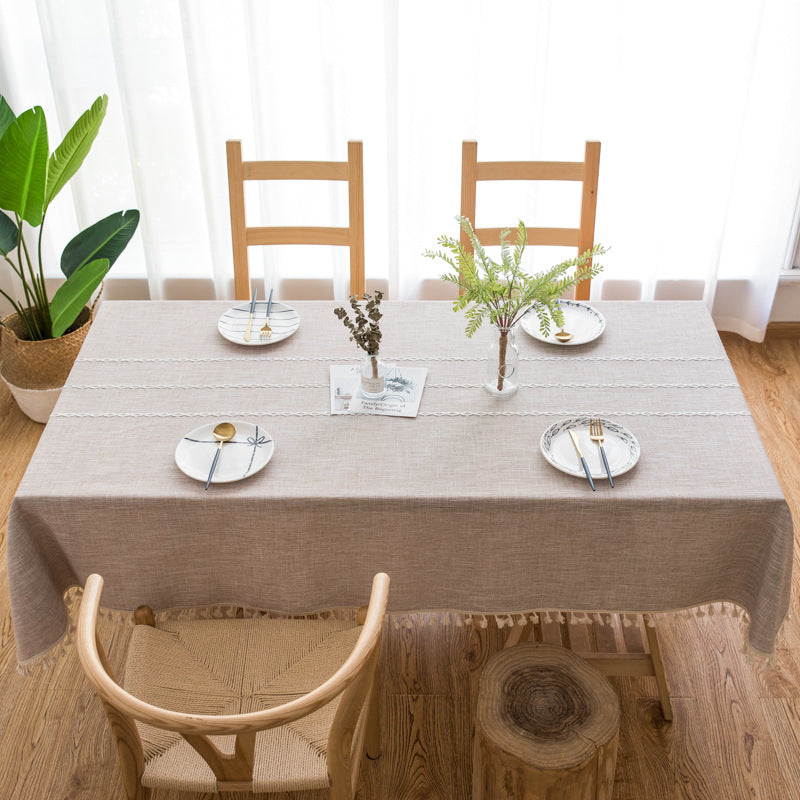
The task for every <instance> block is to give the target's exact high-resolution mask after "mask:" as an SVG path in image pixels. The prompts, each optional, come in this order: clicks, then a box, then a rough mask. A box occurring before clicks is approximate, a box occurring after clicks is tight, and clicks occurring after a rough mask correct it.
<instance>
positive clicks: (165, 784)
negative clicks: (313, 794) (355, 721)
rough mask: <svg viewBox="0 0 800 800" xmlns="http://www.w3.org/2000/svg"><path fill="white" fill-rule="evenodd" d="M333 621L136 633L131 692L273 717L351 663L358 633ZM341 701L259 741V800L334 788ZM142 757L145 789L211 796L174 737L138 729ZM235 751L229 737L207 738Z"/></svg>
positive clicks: (170, 702)
mask: <svg viewBox="0 0 800 800" xmlns="http://www.w3.org/2000/svg"><path fill="white" fill-rule="evenodd" d="M360 630H361V629H360V628H359V627H356V625H355V621H346V620H344V621H343V620H336V619H327V620H322V619H268V618H252V619H222V620H216V619H214V620H186V621H181V620H178V621H167V622H160V623H159V624H158V627H156V628H154V627H151V626H149V625H137V626H136V627H135V629H134V633H133V637H132V639H131V644H130V648H129V651H128V660H127V666H126V672H125V688H126V689H127V691H129V692H131V694H134V695H136V696H137V697H140V698H141V699H143V700H145V701H147V702H149V703H152V704H153V705H157V706H161V707H162V708H166V709H170V710H174V711H182V712H186V713H206V714H223V713H224V714H234V713H246V712H250V711H257V710H261V709H265V708H271V707H273V706H277V705H279V704H281V703H284V702H287V701H288V700H292V699H294V698H295V697H300V696H301V695H303V694H306V693H308V692H309V691H311V690H312V689H314V688H315V687H316V686H318V685H320V684H321V683H322V682H323V681H325V680H326V679H327V678H329V677H330V676H331V675H332V674H333V673H334V672H335V671H336V670H337V669H338V668H339V667H340V666H341V665H342V664H343V663H344V661H345V660H346V659H347V657H348V655H350V653H351V652H352V650H353V647H354V645H355V642H356V640H357V639H358V635H359V632H360ZM338 701H339V698H337V699H336V700H334V701H333V702H331V703H329V704H328V705H327V706H324V707H323V708H322V709H320V710H318V711H316V712H314V713H313V714H310V715H308V716H307V717H304V718H302V719H300V720H298V721H297V722H294V723H291V724H288V725H284V726H282V727H280V728H275V729H270V730H267V731H262V732H260V733H259V734H258V735H257V738H256V750H255V765H254V770H253V791H255V792H279V791H299V790H306V789H323V788H327V787H328V786H329V780H328V767H327V737H328V732H329V729H330V726H331V723H332V721H333V717H334V714H335V712H336V707H337V705H338ZM137 726H138V728H139V734H140V736H141V738H142V745H143V748H144V754H145V769H144V774H143V776H142V784H143V785H145V786H149V787H152V788H158V789H172V790H179V791H194V792H213V791H215V790H216V787H217V781H216V778H215V776H214V774H213V772H212V771H211V769H210V767H209V766H208V764H207V763H206V762H205V761H204V760H203V759H202V758H201V757H200V755H199V754H198V753H197V752H196V751H195V750H194V749H193V748H192V747H191V746H190V745H189V744H188V743H187V742H186V741H185V740H184V739H183V738H182V737H181V736H180V735H179V734H177V733H172V732H170V731H164V730H160V729H157V728H154V727H152V726H150V725H146V724H143V723H140V722H137ZM211 738H212V740H213V741H214V743H215V744H216V745H217V747H218V748H220V749H221V750H223V751H225V752H232V750H233V742H234V737H233V736H218V737H211Z"/></svg>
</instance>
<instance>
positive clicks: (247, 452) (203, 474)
mask: <svg viewBox="0 0 800 800" xmlns="http://www.w3.org/2000/svg"><path fill="white" fill-rule="evenodd" d="M272 307H273V308H274V307H275V304H274V303H273V304H272ZM220 422H232V423H233V424H234V426H235V427H236V435H235V436H234V437H233V439H231V440H230V441H229V442H225V444H223V445H222V452H221V453H220V454H219V460H218V461H217V468H216V469H215V470H214V477H213V478H212V479H211V483H231V482H233V481H240V480H242V479H243V478H249V477H250V476H251V475H254V474H255V473H256V472H258V471H259V470H260V469H263V468H264V467H265V466H266V464H267V462H268V461H269V460H270V459H271V458H272V454H273V453H274V452H275V443H274V442H273V441H272V436H270V435H269V433H268V432H267V431H266V430H264V428H262V427H261V426H260V425H254V424H253V423H252V422H243V421H241V420H222V419H219V420H217V421H216V422H209V423H208V425H201V426H200V427H199V428H195V429H194V430H193V431H192V432H191V433H187V434H186V436H184V437H183V439H181V440H180V442H178V446H177V447H176V448H175V463H176V464H177V465H178V469H180V470H181V472H183V473H185V474H186V475H188V476H189V477H190V478H195V480H198V481H203V483H205V482H206V479H207V478H208V471H209V470H210V469H211V462H212V461H213V460H214V454H215V453H216V451H217V447H218V446H219V442H218V441H217V440H216V439H215V438H214V437H213V436H212V434H211V432H212V431H213V430H214V428H215V427H216V426H217V425H219V423H220Z"/></svg>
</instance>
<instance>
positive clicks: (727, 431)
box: [8, 301, 792, 663]
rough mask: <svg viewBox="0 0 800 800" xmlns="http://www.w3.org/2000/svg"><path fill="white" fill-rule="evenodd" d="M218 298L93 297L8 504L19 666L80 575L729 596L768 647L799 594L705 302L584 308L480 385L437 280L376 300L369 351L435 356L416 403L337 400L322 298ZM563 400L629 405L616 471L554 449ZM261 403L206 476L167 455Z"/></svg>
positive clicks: (561, 600) (186, 584)
mask: <svg viewBox="0 0 800 800" xmlns="http://www.w3.org/2000/svg"><path fill="white" fill-rule="evenodd" d="M229 305H230V303H225V302H207V303H197V302H162V303H157V302H109V301H107V302H104V303H103V304H102V306H101V307H100V310H99V313H98V315H97V319H96V321H95V323H94V325H93V326H92V329H91V332H90V334H89V337H88V339H87V341H86V344H85V345H84V348H83V351H82V353H81V355H80V358H79V359H78V361H77V363H76V365H75V368H74V369H73V371H72V374H71V375H70V378H69V382H68V384H67V386H66V387H65V389H64V391H63V393H62V395H61V399H60V400H59V403H58V405H57V407H56V410H55V413H54V414H53V417H52V418H51V420H50V422H49V423H48V425H47V428H46V430H45V431H44V434H43V436H42V438H41V442H40V444H39V447H38V449H37V450H36V453H35V454H34V456H33V459H32V461H31V463H30V466H29V469H28V471H27V473H26V475H25V478H24V480H23V481H22V484H21V486H20V488H19V491H18V492H17V495H16V498H15V500H14V502H13V505H12V508H11V514H10V518H9V528H8V568H9V569H8V572H9V586H10V592H11V603H12V612H13V621H14V628H15V633H16V642H17V648H18V657H19V659H20V662H21V663H25V662H29V661H30V660H32V659H35V658H36V657H37V656H40V655H41V654H43V653H46V652H47V651H48V650H50V649H51V648H53V646H54V645H55V644H56V643H57V642H58V641H59V638H60V637H61V636H62V634H63V633H64V631H65V626H66V619H67V618H66V614H65V608H64V604H63V601H62V593H63V592H64V590H65V589H66V588H67V587H69V586H71V585H75V584H82V583H83V582H84V581H85V579H86V577H87V576H88V575H89V574H90V573H91V572H99V573H101V574H102V575H103V576H104V577H105V579H106V583H105V591H104V596H103V600H104V604H105V605H107V606H108V607H109V608H113V609H127V610H130V609H132V608H134V607H135V606H136V605H138V604H140V603H147V604H149V605H151V606H152V607H154V608H155V609H167V608H172V607H177V606H186V607H199V606H206V605H209V604H217V603H220V604H222V603H235V604H241V605H245V606H252V607H256V608H267V609H275V610H281V611H284V612H301V611H303V612H307V611H310V610H314V609H320V608H326V607H331V606H343V605H360V604H362V603H364V602H366V599H367V595H366V592H367V590H368V587H369V582H370V578H371V576H372V575H373V574H374V573H375V572H376V571H378V570H385V571H386V572H388V573H389V574H390V575H391V578H392V591H391V597H390V609H391V610H393V611H395V612H398V611H411V610H415V609H455V610H464V611H467V612H483V613H490V612H492V613H508V612H516V611H526V610H536V609H580V610H594V611H620V612H631V613H634V612H657V611H669V610H676V609H681V608H688V607H693V606H696V605H698V604H703V603H707V602H712V601H730V602H732V603H735V604H738V605H739V606H741V607H743V608H744V609H746V610H747V612H749V614H750V617H751V625H750V629H749V641H750V643H751V645H752V646H753V647H755V648H756V649H758V650H759V651H762V652H770V651H771V650H772V649H773V646H774V639H775V636H776V633H777V631H778V629H779V626H780V624H781V622H782V620H783V618H784V615H785V614H786V611H787V608H788V604H789V586H790V577H791V563H792V520H791V517H790V513H789V509H788V507H787V505H786V502H785V500H784V498H783V495H782V494H781V490H780V488H779V486H778V484H777V481H776V479H775V476H774V474H773V471H772V468H771V466H770V463H769V461H768V459H767V457H766V454H765V452H764V449H763V447H762V445H761V442H760V440H759V437H758V433H757V432H756V429H755V426H754V424H753V420H752V418H751V416H750V414H749V412H748V410H747V406H746V404H745V401H744V399H743V397H742V394H741V391H740V389H739V386H738V384H737V382H736V379H735V376H734V374H733V371H732V369H731V366H730V364H729V362H728V359H727V357H726V354H725V351H724V349H723V347H722V344H721V343H720V340H719V337H718V336H717V333H716V331H715V330H714V327H713V325H712V322H711V319H710V317H709V315H708V313H707V311H706V309H705V307H704V306H703V305H702V304H700V303H668V302H661V303H608V302H605V303H603V302H598V303H596V304H595V306H596V307H597V308H598V309H599V310H600V311H601V312H602V313H603V314H604V315H605V317H606V321H607V327H606V330H605V332H604V333H603V335H602V336H601V337H600V338H599V339H598V340H596V341H595V342H593V343H590V344H587V345H582V346H578V347H558V346H552V345H547V344H544V343H541V342H538V341H536V340H534V339H532V338H531V337H530V336H528V335H527V334H526V333H524V332H523V331H520V332H519V334H518V343H519V348H520V354H521V360H520V368H519V374H520V381H521V388H520V389H519V391H518V392H517V394H516V395H515V396H513V397H512V398H510V399H498V398H495V397H493V396H491V395H489V393H487V392H486V391H485V390H484V389H483V388H482V383H483V379H484V375H485V366H484V358H485V355H486V351H487V349H488V342H489V333H490V331H489V330H488V329H484V330H481V331H480V333H479V335H476V336H475V337H474V338H473V339H467V338H466V337H465V335H464V321H463V318H462V316H461V315H460V314H455V313H453V312H452V310H451V308H450V304H449V303H423V302H419V303H385V304H384V309H385V316H384V320H383V322H382V328H383V348H382V355H384V356H385V357H386V358H387V360H389V361H395V362H396V363H398V364H405V365H408V366H425V367H428V370H429V372H428V378H427V384H426V387H425V392H424V395H423V398H422V402H421V405H420V411H419V416H418V417H417V418H416V419H401V418H390V417H377V416H331V415H330V414H329V407H330V401H329V367H330V365H331V364H335V363H340V364H345V363H357V362H358V361H359V351H358V350H357V349H356V346H355V345H354V344H353V343H351V342H349V341H348V333H347V331H346V330H345V329H344V327H343V326H342V324H341V322H340V321H339V320H337V319H336V318H335V317H334V315H333V313H332V308H333V307H334V304H332V303H308V302H304V303H300V302H298V303H295V304H294V305H295V307H296V308H297V310H298V312H299V313H300V316H301V320H302V321H301V324H300V328H299V330H298V331H297V332H296V333H295V334H294V335H293V336H292V337H290V338H289V339H287V340H285V341H283V342H280V343H277V344H274V345H269V346H265V347H255V348H246V347H241V346H237V345H235V344H232V343H230V342H228V341H226V340H225V339H223V338H222V337H221V336H220V335H219V333H218V332H217V319H218V317H219V316H220V314H221V313H222V312H223V311H225V310H226V308H227V307H229ZM577 414H599V415H602V416H604V417H608V418H610V419H612V420H615V421H617V422H619V423H621V424H623V425H625V426H626V427H628V428H629V429H630V430H631V431H632V432H633V433H634V435H635V436H636V437H637V438H638V440H639V443H640V445H641V453H642V454H641V460H640V461H639V464H638V465H637V466H636V467H635V468H634V469H633V470H632V471H631V472H629V473H627V474H625V475H622V476H620V477H619V478H618V479H617V480H616V481H615V483H616V488H614V489H611V488H610V487H609V486H608V483H607V482H606V481H598V489H597V492H594V493H593V492H591V491H590V490H589V488H588V486H587V483H586V481H585V480H582V479H579V478H574V477H571V476H569V475H566V474H563V473H561V472H559V471H557V470H556V469H554V468H553V467H552V466H550V464H548V463H547V462H546V461H545V459H544V458H543V456H542V454H541V452H540V450H539V439H540V437H541V435H542V432H543V431H544V430H545V429H546V428H547V427H548V426H549V425H550V424H552V423H553V422H555V421H557V420H559V419H562V418H565V417H568V416H571V415H577ZM229 419H230V420H236V419H242V420H246V421H250V422H258V423H259V424H260V425H263V426H264V427H265V428H266V429H267V431H269V433H270V434H271V435H272V437H273V438H274V442H275V454H274V456H273V458H272V460H271V461H270V463H269V464H268V465H267V466H266V468H265V469H263V470H262V471H261V472H259V473H258V474H256V475H254V476H251V477H250V478H248V479H247V480H243V481H241V482H238V483H231V484H225V485H213V486H212V487H211V489H209V491H204V489H203V484H202V483H201V482H198V481H195V480H192V479H191V478H188V477H187V476H185V475H184V474H183V473H181V472H180V471H179V470H178V468H177V466H176V465H175V461H174V451H175V447H176V445H177V444H178V441H179V440H180V439H181V437H182V436H183V435H184V434H186V433H188V432H189V431H191V430H192V429H193V428H196V427H198V426H199V425H201V424H204V423H207V422H214V421H221V420H229Z"/></svg>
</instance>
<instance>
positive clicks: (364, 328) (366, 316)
mask: <svg viewBox="0 0 800 800" xmlns="http://www.w3.org/2000/svg"><path fill="white" fill-rule="evenodd" d="M382 299H383V292H381V291H379V290H376V291H375V294H374V295H372V296H370V295H368V294H365V295H363V296H362V297H361V298H359V297H358V296H357V295H351V296H350V307H351V308H352V309H353V319H350V315H349V314H348V313H347V311H346V309H344V308H341V307H340V308H335V309H334V310H333V313H334V314H336V316H337V317H338V318H339V319H340V320H342V322H343V323H344V326H345V327H346V328H347V329H348V330H349V331H350V341H351V342H355V343H356V344H357V345H358V346H359V347H360V348H361V349H362V350H363V351H364V352H365V353H366V354H367V357H366V359H365V360H364V363H363V364H362V366H361V391H362V393H363V394H364V395H365V396H366V397H379V396H380V395H381V394H383V390H384V388H385V378H386V365H385V364H384V363H383V361H381V358H380V345H381V328H380V319H381V317H382V316H383V312H382V311H381V300H382ZM360 300H363V301H366V303H365V306H364V308H363V309H362V308H361V306H360V305H359V301H360Z"/></svg>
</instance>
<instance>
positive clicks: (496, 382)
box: [484, 328, 519, 397]
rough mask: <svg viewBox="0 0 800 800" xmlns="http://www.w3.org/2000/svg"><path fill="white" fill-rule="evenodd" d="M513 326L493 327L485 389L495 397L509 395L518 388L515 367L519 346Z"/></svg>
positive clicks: (517, 364)
mask: <svg viewBox="0 0 800 800" xmlns="http://www.w3.org/2000/svg"><path fill="white" fill-rule="evenodd" d="M515 337H516V330H515V328H494V329H493V330H492V344H491V346H490V347H489V355H488V358H487V361H486V383H485V384H484V386H485V388H486V391H487V392H490V393H491V394H493V395H496V396H497V397H510V396H511V395H512V394H514V392H516V391H517V389H518V388H519V384H518V382H517V381H518V380H519V379H518V375H517V371H518V370H517V368H518V366H519V348H518V347H517V344H516V341H515Z"/></svg>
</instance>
